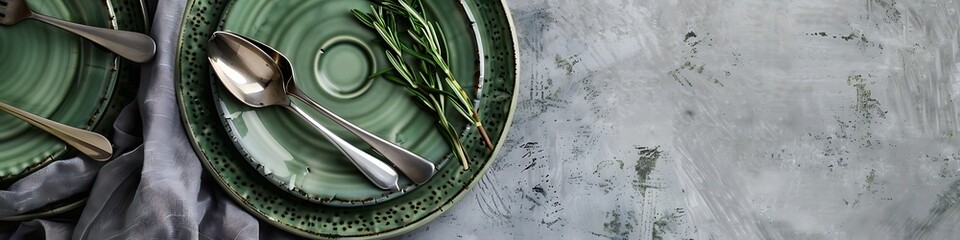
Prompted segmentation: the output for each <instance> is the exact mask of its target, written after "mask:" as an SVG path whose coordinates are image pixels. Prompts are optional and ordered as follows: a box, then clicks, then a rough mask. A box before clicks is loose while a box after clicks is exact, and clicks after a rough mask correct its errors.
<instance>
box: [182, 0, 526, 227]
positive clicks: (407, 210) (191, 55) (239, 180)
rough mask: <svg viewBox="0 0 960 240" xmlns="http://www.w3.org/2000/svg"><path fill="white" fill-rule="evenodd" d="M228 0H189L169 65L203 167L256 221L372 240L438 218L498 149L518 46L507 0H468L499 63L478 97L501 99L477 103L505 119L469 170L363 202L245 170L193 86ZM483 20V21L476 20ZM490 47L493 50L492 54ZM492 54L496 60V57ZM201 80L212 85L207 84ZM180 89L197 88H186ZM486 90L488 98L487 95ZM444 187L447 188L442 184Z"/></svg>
mask: <svg viewBox="0 0 960 240" xmlns="http://www.w3.org/2000/svg"><path fill="white" fill-rule="evenodd" d="M228 2H229V1H226V0H190V1H189V2H188V4H187V7H186V9H185V15H184V18H183V22H182V24H183V25H182V26H181V33H180V35H179V45H178V48H177V49H178V51H177V58H176V61H177V62H176V65H175V66H177V67H178V71H177V88H176V90H177V99H178V102H179V104H180V111H181V115H182V120H183V124H184V126H185V127H186V129H187V132H188V135H189V137H190V138H191V140H192V142H191V144H192V145H193V147H194V150H195V151H196V152H197V154H198V156H199V157H200V159H201V162H202V164H203V166H204V167H205V168H206V170H207V171H208V173H210V174H211V175H212V176H213V177H214V179H216V180H217V182H218V183H219V184H220V185H221V187H223V188H224V189H225V190H226V191H227V193H228V195H230V196H231V197H232V198H234V200H236V201H237V202H238V203H240V205H241V206H242V207H243V208H245V209H246V210H247V211H249V212H250V213H252V214H253V215H255V216H257V217H258V218H261V219H262V220H264V221H266V222H268V223H270V224H272V225H275V226H277V227H279V228H281V229H284V230H287V231H290V232H292V233H294V234H298V235H300V236H304V237H310V238H350V239H370V238H387V237H392V236H397V235H399V234H403V233H405V232H408V231H411V230H413V229H416V228H418V227H420V226H423V225H424V224H426V223H428V222H430V221H431V220H433V219H435V218H437V217H439V216H440V215H441V214H442V213H443V212H444V211H447V210H448V209H450V208H451V207H452V206H453V205H454V204H455V203H456V202H458V201H459V200H460V199H462V198H463V197H464V196H465V195H466V193H467V192H468V191H469V190H470V189H471V188H472V187H473V186H474V185H475V184H476V183H477V182H478V181H479V180H480V179H481V176H482V175H483V173H484V172H485V171H486V170H487V169H488V168H489V167H490V164H492V162H493V160H494V159H495V156H496V154H498V153H499V150H500V148H501V147H502V146H503V144H504V142H505V140H506V134H507V131H508V129H509V127H510V125H511V124H512V120H513V116H514V111H515V109H516V104H517V95H516V93H517V91H518V90H519V81H518V63H519V58H518V52H519V51H518V49H517V44H516V43H517V42H516V36H515V35H514V33H515V31H514V26H513V19H512V17H511V16H510V13H509V12H508V10H507V7H506V3H505V2H504V1H502V0H490V1H484V0H468V1H464V2H465V5H469V9H470V11H471V12H473V14H475V15H476V16H479V17H477V19H480V20H481V22H478V23H477V24H479V25H483V26H487V25H490V26H487V27H488V28H487V29H486V31H484V33H487V34H489V35H491V36H489V37H484V38H483V41H484V44H483V45H484V48H490V49H491V50H490V51H488V52H489V53H492V54H490V55H484V58H483V59H485V60H484V61H486V62H487V63H490V62H491V61H493V62H497V61H499V62H500V63H502V64H491V65H495V66H496V67H497V68H496V70H491V71H486V72H489V73H494V74H497V75H489V76H486V77H485V81H487V82H489V81H491V79H501V80H503V81H506V82H504V83H503V84H501V86H499V87H497V86H493V85H489V84H488V83H486V82H485V83H484V87H483V89H484V91H483V97H482V99H481V100H482V101H483V102H488V101H489V102H499V103H501V104H499V105H495V106H494V107H493V110H489V111H487V110H484V109H485V108H484V107H485V106H484V105H482V104H481V105H480V106H479V107H480V109H481V115H484V116H483V117H484V118H485V119H503V122H502V123H499V122H498V124H491V123H486V126H487V127H488V130H490V133H491V137H492V138H494V139H495V140H494V141H495V142H496V148H495V150H494V151H493V152H489V151H486V150H480V149H473V150H474V151H470V153H469V154H470V155H471V156H472V157H471V166H475V167H473V168H471V169H469V170H462V169H461V168H457V167H455V165H448V166H447V167H446V168H444V169H442V170H441V173H440V174H438V177H435V178H434V180H431V181H430V182H428V183H427V184H425V185H423V186H421V188H419V189H417V190H415V191H412V192H411V193H408V194H406V195H403V196H401V197H399V198H398V199H395V200H392V201H388V202H385V203H382V204H377V205H373V206H368V207H361V208H337V207H330V206H323V205H320V204H316V203H311V202H307V201H305V200H302V199H299V198H297V197H296V196H292V195H290V194H289V193H286V192H283V191H282V190H280V189H276V187H275V186H273V185H272V184H269V182H267V180H266V179H264V178H263V177H262V176H260V175H259V174H257V173H256V172H255V170H254V169H252V168H251V167H249V164H247V163H246V162H245V160H243V159H242V157H241V156H239V153H237V152H236V151H237V150H236V149H230V148H231V147H232V146H230V144H229V139H228V138H229V137H228V136H227V135H226V133H225V132H224V130H223V128H222V127H218V126H214V125H212V124H219V121H216V119H217V118H216V116H215V112H216V111H212V112H211V111H210V110H213V109H205V108H207V107H210V106H212V105H213V102H214V101H213V99H210V96H209V94H210V93H209V89H203V88H204V87H198V86H200V85H201V83H199V82H198V81H209V80H208V79H198V78H202V77H208V76H209V71H210V70H209V66H207V65H206V63H205V52H204V50H203V49H202V48H203V45H202V44H203V43H205V41H206V39H207V38H208V37H209V36H207V34H209V32H212V30H211V26H213V28H215V25H216V23H215V22H216V19H219V16H220V14H222V12H221V13H217V12H216V11H217V10H216V9H217V8H222V7H223V6H224V5H226V3H228ZM477 2H481V3H483V4H481V3H477ZM207 5H210V6H207ZM476 16H475V17H476ZM491 18H492V19H491ZM483 20H486V22H482V21H483ZM494 49H496V50H497V51H496V52H493V51H494ZM511 51H512V52H511ZM490 58H496V60H493V59H490ZM490 67H491V69H493V68H494V67H493V66H490ZM511 80H512V81H511ZM511 84H512V85H511ZM205 85H206V86H210V84H209V83H206V84H205ZM186 87H194V88H199V89H185V88H186ZM204 90H206V91H204ZM488 94H493V95H490V96H489V97H488ZM507 103H508V104H507ZM488 115H489V116H488ZM205 121H209V122H205ZM478 135H479V134H475V133H474V134H470V133H468V134H465V135H464V139H465V143H467V144H470V145H472V146H476V144H478V142H479V141H480V139H479V136H478ZM480 146H482V144H481V145H480ZM223 151H226V152H223ZM234 158H236V159H234ZM437 179H448V181H443V182H440V180H437ZM235 187H239V188H235ZM448 187H452V188H451V189H448ZM431 194H432V195H431ZM421 204H422V206H421ZM255 205H256V206H255ZM411 215H413V216H411Z"/></svg>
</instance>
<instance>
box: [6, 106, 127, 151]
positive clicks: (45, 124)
mask: <svg viewBox="0 0 960 240" xmlns="http://www.w3.org/2000/svg"><path fill="white" fill-rule="evenodd" d="M0 110H3V111H5V112H7V113H9V114H10V115H13V116H14V117H17V118H19V119H21V120H23V121H25V122H27V123H29V124H31V125H33V126H34V127H37V128H39V129H41V130H43V131H46V132H47V133H50V134H52V135H54V136H56V137H57V138H60V139H61V140H63V141H64V142H65V143H67V144H68V145H70V146H72V147H73V148H76V149H77V150H78V151H80V153H82V154H83V155H86V156H89V157H90V158H92V159H93V160H97V161H106V160H110V157H111V156H112V155H113V146H112V145H110V141H108V140H107V138H105V137H103V135H100V134H99V133H95V132H91V131H87V130H83V129H79V128H75V127H71V126H67V125H64V124H62V123H58V122H54V121H52V120H50V119H46V118H43V117H40V116H37V115H34V114H33V113H30V112H27V111H24V110H21V109H19V108H16V107H13V106H10V105H8V104H6V103H3V102H0Z"/></svg>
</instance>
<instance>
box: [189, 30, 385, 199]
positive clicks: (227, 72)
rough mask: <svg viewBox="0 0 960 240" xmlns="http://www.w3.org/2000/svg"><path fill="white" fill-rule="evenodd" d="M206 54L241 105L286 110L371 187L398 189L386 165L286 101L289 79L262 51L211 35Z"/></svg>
mask: <svg viewBox="0 0 960 240" xmlns="http://www.w3.org/2000/svg"><path fill="white" fill-rule="evenodd" d="M207 53H208V57H207V58H208V60H209V61H210V65H211V66H212V67H213V70H214V72H216V74H217V76H218V77H219V78H220V82H221V83H223V85H224V86H225V87H226V88H227V90H228V91H229V92H230V93H231V94H233V96H234V97H236V98H237V99H239V100H240V101H241V102H243V103H244V104H246V105H248V106H251V107H256V108H259V107H266V106H283V107H286V108H287V109H290V110H291V111H293V112H295V113H297V115H298V116H300V117H301V118H303V119H304V120H306V121H307V122H309V123H310V124H311V125H312V126H313V127H314V128H316V129H317V131H319V132H320V133H321V134H322V135H323V136H324V137H326V138H327V139H329V140H330V142H331V143H333V145H334V146H336V147H337V149H339V150H340V152H343V154H344V155H346V156H347V158H348V159H350V161H352V162H353V164H354V165H356V166H357V168H359V169H360V172H361V173H363V175H364V176H366V177H367V179H370V181H371V182H373V184H374V185H376V186H377V187H379V188H381V189H392V190H399V186H398V184H397V180H398V179H399V177H398V175H397V172H396V171H394V170H393V169H392V168H390V166H388V165H387V164H385V163H383V162H382V161H380V160H379V159H377V158H375V157H373V156H371V155H370V154H368V153H366V152H364V151H363V150H360V149H358V148H357V147H356V146H353V145H352V144H350V143H349V142H347V141H346V140H343V139H342V138H340V137H338V136H337V135H336V134H334V133H333V132H331V131H330V130H329V129H327V128H326V127H324V126H323V125H320V123H319V122H317V121H316V120H314V119H313V118H311V117H310V116H309V115H307V113H306V112H304V111H303V110H302V109H300V107H298V106H297V105H295V104H293V102H292V101H290V99H289V98H288V97H287V96H286V89H285V88H284V85H285V84H284V80H285V79H287V78H289V77H287V76H285V75H284V74H283V72H282V71H281V70H280V68H278V65H277V62H275V61H274V60H273V59H271V58H270V56H269V55H267V53H265V52H264V51H263V50H261V49H260V48H257V46H255V45H253V44H252V43H250V42H249V41H247V40H245V39H243V38H241V37H238V36H236V35H233V34H222V33H214V35H213V37H211V38H210V41H209V43H208V44H207Z"/></svg>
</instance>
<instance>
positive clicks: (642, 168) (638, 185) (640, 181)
mask: <svg viewBox="0 0 960 240" xmlns="http://www.w3.org/2000/svg"><path fill="white" fill-rule="evenodd" d="M637 150H640V157H639V159H637V165H636V166H634V171H636V172H637V179H636V180H634V181H633V186H634V188H635V189H637V191H640V194H644V192H646V190H647V188H650V187H651V186H650V185H649V184H647V181H648V180H650V174H651V173H653V169H654V168H656V167H657V160H658V159H660V156H661V155H662V154H663V152H662V151H660V147H654V148H648V147H639V148H637Z"/></svg>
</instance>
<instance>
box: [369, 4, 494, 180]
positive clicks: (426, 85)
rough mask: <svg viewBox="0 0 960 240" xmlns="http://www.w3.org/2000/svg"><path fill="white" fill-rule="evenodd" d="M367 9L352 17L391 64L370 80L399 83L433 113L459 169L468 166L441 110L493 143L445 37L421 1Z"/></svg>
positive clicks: (462, 150) (458, 142) (375, 6)
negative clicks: (455, 72)
mask: <svg viewBox="0 0 960 240" xmlns="http://www.w3.org/2000/svg"><path fill="white" fill-rule="evenodd" d="M370 8H371V10H372V13H370V14H367V13H364V12H361V11H359V10H353V15H354V16H355V17H356V18H357V20H359V21H360V22H361V23H363V24H364V25H367V26H368V27H370V28H372V29H374V30H375V31H376V32H377V34H378V35H379V36H380V38H381V40H383V41H384V42H385V43H386V45H387V46H389V49H387V50H386V51H385V52H386V56H387V60H389V61H390V65H391V66H392V67H390V68H386V69H383V70H380V71H377V72H376V73H374V74H372V75H371V76H370V78H376V77H383V78H384V79H387V80H390V81H392V82H394V83H396V84H399V85H401V86H404V87H405V88H406V89H407V90H409V92H410V93H411V94H412V95H413V96H415V97H416V98H417V99H418V100H420V103H422V104H423V105H424V106H425V107H426V108H427V109H430V110H431V111H433V112H434V113H436V116H437V119H438V122H437V124H438V127H440V130H441V133H442V134H443V136H444V138H445V139H446V140H447V143H449V144H450V146H451V149H452V151H453V152H454V153H455V155H456V156H457V158H459V159H460V161H461V163H462V165H463V169H465V170H466V169H469V165H468V159H467V155H466V152H465V150H464V149H463V144H462V143H461V142H460V134H459V133H457V130H456V129H454V127H453V125H452V123H451V122H450V119H448V118H447V116H446V115H445V114H444V113H445V112H446V111H447V109H448V108H449V107H452V108H453V109H455V110H456V111H457V112H458V113H460V115H461V116H463V118H465V119H467V120H468V121H470V123H471V124H473V125H474V126H476V128H477V130H478V131H479V132H480V135H481V136H482V137H483V141H484V144H486V146H487V148H488V149H491V150H492V149H493V143H491V142H490V137H489V136H488V135H487V131H486V130H485V129H484V128H483V124H482V123H481V121H480V115H479V114H477V111H476V108H475V107H474V106H473V103H472V101H471V100H470V97H469V95H467V92H466V91H464V90H463V88H462V87H461V86H460V83H458V82H457V79H456V77H455V76H454V75H453V71H451V70H450V65H449V64H448V62H449V61H448V59H447V55H446V47H447V46H446V45H445V44H446V39H445V37H444V35H443V31H441V30H440V26H439V25H438V24H437V23H436V22H433V21H429V20H427V19H426V13H425V11H424V8H423V3H422V2H421V0H383V1H380V2H379V4H374V5H373V6H371V7H370Z"/></svg>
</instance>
